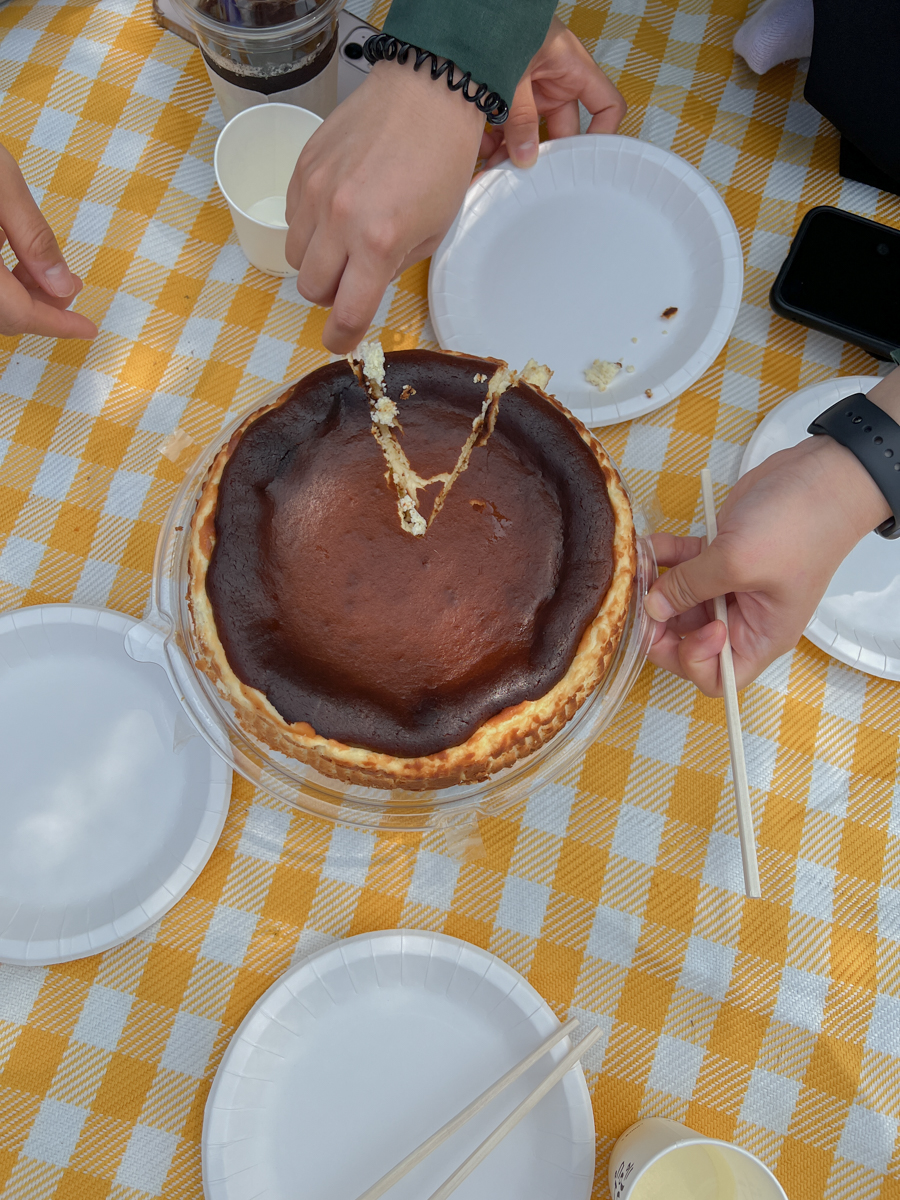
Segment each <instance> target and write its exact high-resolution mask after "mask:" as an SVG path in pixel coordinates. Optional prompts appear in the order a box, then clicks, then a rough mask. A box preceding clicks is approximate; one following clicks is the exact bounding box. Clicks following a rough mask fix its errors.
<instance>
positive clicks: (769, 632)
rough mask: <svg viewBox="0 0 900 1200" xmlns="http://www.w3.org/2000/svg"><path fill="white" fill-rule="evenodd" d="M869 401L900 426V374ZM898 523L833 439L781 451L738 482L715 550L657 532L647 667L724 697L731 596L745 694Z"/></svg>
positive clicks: (738, 671)
mask: <svg viewBox="0 0 900 1200" xmlns="http://www.w3.org/2000/svg"><path fill="white" fill-rule="evenodd" d="M869 399H870V400H871V401H872V402H873V403H876V404H879V405H880V406H881V407H882V408H884V409H885V410H886V411H887V412H888V413H889V414H890V415H891V416H892V417H893V418H894V420H898V419H900V370H898V371H895V372H894V373H893V374H892V375H890V376H888V377H887V379H885V380H883V381H882V382H881V383H880V384H878V386H877V387H875V388H874V389H873V390H872V391H871V392H870V393H869ZM890 515H891V514H890V508H889V506H888V504H887V501H886V500H885V498H884V496H883V495H882V493H881V492H880V491H879V489H878V487H877V486H876V484H875V483H874V482H873V480H872V478H871V476H870V475H869V474H868V473H867V472H866V470H865V468H864V467H863V466H862V465H861V463H860V462H859V461H858V459H857V458H856V457H855V456H854V455H853V454H852V453H851V452H850V451H849V450H847V449H845V448H844V447H843V446H840V445H838V443H837V442H835V441H832V439H831V438H830V437H822V436H819V437H810V438H807V439H806V440H805V441H802V442H800V443H799V444H798V445H796V446H792V447H791V448H790V449H789V450H782V451H781V452H780V453H778V454H773V455H772V456H771V458H768V459H766V461H765V462H763V463H761V464H760V466H758V467H756V468H755V469H754V470H752V471H749V472H748V473H747V474H746V475H745V476H744V477H743V478H742V479H740V480H739V481H738V482H737V484H736V485H735V487H734V489H733V490H732V492H731V494H730V495H729V496H728V499H727V500H726V501H725V503H724V505H723V506H722V509H721V512H720V513H719V517H718V537H716V538H715V540H714V541H713V543H712V545H710V546H709V547H706V546H705V542H704V540H703V539H701V538H696V537H684V538H679V537H674V536H673V535H672V534H669V533H656V534H654V535H653V537H652V541H653V547H654V550H655V551H656V557H657V560H658V562H659V564H660V566H663V567H668V568H669V569H668V570H667V571H666V572H664V573H663V574H662V575H661V576H660V578H659V579H658V580H657V581H656V583H655V584H654V585H653V588H652V589H651V591H650V593H649V595H648V597H647V611H648V613H649V614H650V616H652V617H653V618H654V619H656V620H658V621H661V622H664V624H663V625H661V626H660V629H659V630H658V632H657V639H656V641H655V643H654V645H653V647H652V648H651V650H650V659H651V661H652V662H654V663H656V665H657V666H660V667H665V668H666V670H669V671H672V672H673V673H674V674H676V675H681V676H682V677H683V678H686V679H690V680H692V681H693V682H694V683H695V684H696V685H697V686H698V687H699V688H700V690H701V691H703V692H705V693H706V694H707V695H709V696H720V695H721V694H722V681H721V677H720V674H719V659H718V655H719V652H720V651H721V649H722V646H723V645H724V643H725V626H724V625H723V624H722V622H721V621H716V620H714V619H713V606H712V600H713V598H714V597H715V596H727V597H728V622H729V629H730V633H731V645H732V651H733V655H734V669H735V676H736V679H737V685H738V687H739V688H740V687H744V686H746V685H747V684H748V683H750V682H751V681H752V680H753V679H755V678H756V676H757V675H759V673H760V672H761V671H763V670H764V669H765V668H766V667H767V666H768V665H769V663H771V662H772V661H773V660H774V659H776V658H778V656H779V655H781V654H785V653H786V652H787V651H788V650H790V649H791V648H792V647H793V646H795V645H796V643H797V641H798V640H799V638H800V636H801V634H802V633H803V630H804V629H805V628H806V625H807V624H808V623H809V620H810V618H811V616H812V614H813V612H814V611H815V609H816V606H817V605H818V603H819V601H820V600H821V599H822V596H823V595H824V593H825V589H826V588H827V587H828V584H829V582H830V580H831V577H832V575H833V574H834V572H835V571H836V570H837V568H838V566H839V565H840V563H841V561H842V560H843V559H844V558H845V557H846V555H847V554H849V553H850V551H851V550H852V549H853V547H854V546H855V545H856V543H857V542H858V541H859V540H860V539H861V538H862V537H864V536H865V535H866V534H867V533H869V532H870V531H871V530H872V529H874V528H875V526H876V525H878V524H880V522H882V521H884V520H886V519H887V518H888V517H889V516H890Z"/></svg>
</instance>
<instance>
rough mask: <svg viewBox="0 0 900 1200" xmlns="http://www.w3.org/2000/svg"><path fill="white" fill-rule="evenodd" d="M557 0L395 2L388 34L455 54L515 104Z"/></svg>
mask: <svg viewBox="0 0 900 1200" xmlns="http://www.w3.org/2000/svg"><path fill="white" fill-rule="evenodd" d="M555 9H556V0H393V3H392V4H391V8H390V11H389V13H388V15H387V18H386V20H385V22H384V32H385V33H389V34H390V35H391V37H395V38H398V39H399V40H400V41H401V42H409V43H410V44H411V45H413V46H419V47H420V48H421V49H422V50H430V51H431V52H432V54H436V55H437V56H438V57H439V58H449V59H451V60H452V61H453V62H455V63H456V65H457V66H458V67H459V68H460V70H462V71H468V72H469V73H470V74H471V76H472V79H473V80H474V82H475V83H485V84H487V86H488V88H489V89H490V90H491V91H492V92H497V93H498V94H499V95H500V96H502V98H503V99H504V100H505V101H506V103H507V104H512V98H513V92H515V90H516V85H517V84H518V82H519V80H520V79H521V78H522V76H523V74H524V73H525V69H526V67H527V66H528V64H529V62H530V61H531V58H532V56H533V55H534V53H535V52H536V51H537V50H538V49H539V47H540V45H541V43H542V42H543V40H544V38H545V37H546V35H547V30H548V29H549V27H550V18H551V17H552V16H553V13H554V11H555Z"/></svg>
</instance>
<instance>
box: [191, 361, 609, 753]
mask: <svg viewBox="0 0 900 1200" xmlns="http://www.w3.org/2000/svg"><path fill="white" fill-rule="evenodd" d="M495 367H496V363H494V362H492V361H490V360H485V359H479V358H469V357H463V356H451V355H444V354H439V353H433V352H429V351H423V350H410V351H400V352H397V353H394V354H391V355H388V357H387V361H386V380H385V390H386V392H387V393H388V394H389V395H390V396H391V397H394V398H395V399H396V400H397V404H398V408H399V421H400V424H401V426H402V433H400V434H399V437H400V441H401V443H402V446H403V450H404V451H405V453H406V455H407V457H408V459H409V462H410V464H411V466H412V467H413V468H414V470H415V471H416V472H418V474H420V475H421V476H423V477H430V476H432V475H435V474H437V473H439V472H448V471H451V470H452V468H453V466H454V464H455V462H456V459H457V456H458V454H459V452H460V447H461V446H462V445H463V443H464V442H465V440H466V438H467V436H468V435H469V434H470V433H471V431H472V421H473V418H475V417H476V416H477V415H478V414H479V412H481V409H482V405H483V402H484V400H485V380H487V379H490V377H491V375H492V374H493V371H494V369H495ZM476 376H477V377H479V378H478V381H476ZM401 395H402V397H403V398H401ZM371 430H372V417H371V413H370V408H369V403H368V399H367V396H366V392H365V390H364V389H363V387H362V386H361V385H360V383H359V382H358V381H357V378H356V376H355V375H354V373H353V371H352V370H351V368H350V366H349V364H347V363H346V362H336V363H332V364H331V365H329V366H326V367H322V368H321V369H320V370H318V371H314V372H313V373H312V374H310V375H308V376H306V378H304V379H302V380H301V381H300V382H299V383H298V384H297V385H296V386H295V387H294V388H293V389H291V390H290V391H289V392H287V393H286V394H285V397H284V398H283V399H282V400H281V401H280V402H279V403H278V405H277V406H276V407H274V408H272V409H270V410H268V411H266V412H264V413H263V414H262V415H261V416H259V417H258V418H256V419H254V420H252V422H251V423H250V424H249V425H247V426H246V428H245V429H244V431H243V433H242V434H241V436H240V438H239V439H238V440H237V442H236V444H235V445H233V447H232V450H231V453H230V456H229V458H228V461H227V463H226V466H225V469H224V472H223V474H222V478H221V482H220V485H219V493H218V501H217V507H216V513H215V545H214V548H213V551H212V555H211V558H210V565H209V570H208V573H207V577H206V588H207V593H208V596H209V599H210V602H211V605H212V608H213V612H214V615H215V621H216V627H217V630H218V634H219V638H220V640H221V642H222V645H223V647H224V650H225V654H226V656H227V658H228V662H229V663H230V665H231V667H232V669H233V670H234V672H235V674H236V675H237V676H238V678H239V679H240V680H241V681H242V682H243V683H245V684H247V685H248V686H250V687H253V688H256V689H258V690H259V691H260V692H262V693H263V694H264V695H265V696H266V697H267V698H268V700H269V701H270V703H271V704H272V705H273V706H274V707H275V708H276V709H277V710H278V712H279V713H280V714H281V715H282V717H284V719H285V720H286V721H288V722H289V723H294V722H305V723H306V724H307V725H309V726H311V727H312V729H313V730H314V731H315V732H316V733H317V734H319V735H321V736H323V737H327V738H334V739H337V740H338V741H341V742H344V743H347V744H349V745H354V746H363V747H366V748H367V749H371V750H376V751H380V752H382V753H386V754H392V755H396V756H398V757H414V756H418V755H426V754H435V753H438V752H439V751H441V750H445V749H447V748H448V747H450V746H456V745H459V744H461V743H462V742H464V741H465V740H466V739H467V738H468V737H469V736H470V735H471V734H472V733H473V732H474V731H475V730H476V729H477V728H478V727H479V726H480V725H481V724H483V723H484V722H485V721H486V720H488V719H489V718H490V717H492V716H494V715H496V714H497V713H499V712H501V711H502V710H503V709H506V708H508V707H510V706H511V705H516V704H519V703H521V702H523V701H526V700H536V699H538V698H540V697H541V696H543V695H545V694H546V693H547V692H548V691H549V690H550V689H551V688H552V687H553V686H554V685H555V684H556V683H557V682H558V681H559V680H560V679H561V678H562V677H563V675H564V674H565V673H566V670H567V669H568V667H569V664H570V663H571V661H572V659H573V657H574V655H575V651H576V649H577V647H578V643H579V641H580V639H581V637H582V634H583V633H584V631H585V629H586V628H587V626H588V625H589V624H590V622H591V621H592V620H593V619H594V617H595V616H596V614H597V612H598V610H599V608H600V605H601V603H602V601H603V598H604V596H605V594H606V591H607V588H608V587H609V583H610V579H611V576H612V570H613V537H614V532H615V517H614V514H613V510H612V506H611V504H610V500H609V496H608V494H607V489H606V483H605V480H604V476H603V472H602V470H601V467H600V465H599V464H598V462H597V460H596V458H595V457H594V455H593V454H592V452H591V450H590V448H589V447H588V446H587V445H586V444H585V442H584V441H583V440H582V438H581V436H580V435H579V433H578V430H577V429H576V427H575V425H573V423H572V421H571V420H570V419H569V418H568V417H567V416H566V414H565V412H563V411H561V410H560V409H559V408H557V407H556V406H555V405H553V404H551V403H550V402H548V401H547V400H546V399H545V398H544V397H542V395H541V394H540V393H539V392H538V391H536V390H535V389H534V388H532V387H531V386H529V385H528V384H525V383H521V382H519V383H517V384H516V385H514V386H513V387H511V388H510V389H509V390H507V391H506V392H504V393H503V395H502V398H501V400H500V403H499V412H498V416H497V421H496V425H495V427H494V429H493V431H492V433H491V434H490V437H489V438H488V440H487V441H486V444H484V445H477V446H476V447H475V448H474V449H473V451H472V453H471V457H470V459H469V464H468V468H467V469H466V470H465V471H464V472H463V473H462V474H461V475H460V476H459V478H458V479H456V480H455V482H454V484H453V488H452V490H451V491H450V493H449V495H448V497H447V500H446V503H445V505H444V507H443V509H442V510H441V511H440V512H439V513H438V514H437V515H436V517H435V520H434V523H433V524H432V525H431V526H430V527H429V529H428V531H427V533H426V534H425V535H424V536H421V537H415V536H413V535H412V534H410V533H408V532H405V531H404V530H402V529H401V527H400V524H399V521H398V510H397V493H396V491H395V490H393V488H392V487H391V485H390V483H389V481H388V479H387V478H386V472H385V460H384V457H383V455H382V452H381V449H380V448H379V445H378V443H377V442H376V440H375V438H374V437H373V436H372V432H371ZM439 491H440V485H439V484H435V485H432V486H430V487H429V488H428V489H427V490H426V491H424V492H422V493H421V494H420V495H419V501H418V504H419V509H420V511H421V513H422V516H423V517H424V518H425V519H426V520H427V518H428V516H429V514H430V511H431V507H432V505H433V502H434V498H435V496H436V495H437V493H438V492H439Z"/></svg>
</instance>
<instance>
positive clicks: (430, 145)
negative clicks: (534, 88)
mask: <svg viewBox="0 0 900 1200" xmlns="http://www.w3.org/2000/svg"><path fill="white" fill-rule="evenodd" d="M483 127H484V117H483V115H482V114H481V113H480V112H479V111H478V110H477V109H476V108H475V106H474V104H467V103H466V102H465V100H463V99H462V98H461V97H460V96H458V95H456V94H455V93H454V92H451V91H449V89H448V88H447V87H446V85H442V86H438V85H437V84H435V83H434V82H433V81H432V80H431V78H430V77H429V75H428V72H427V71H424V70H423V71H414V70H413V69H412V66H411V65H409V66H407V67H403V66H400V65H399V64H397V63H388V62H380V63H376V64H375V66H374V67H373V68H372V70H371V72H370V73H369V75H368V77H367V79H366V80H365V82H364V83H363V84H362V85H361V86H360V87H359V88H357V90H356V91H355V92H353V93H352V94H351V95H350V96H349V97H348V98H347V99H346V100H345V101H344V102H343V104H341V105H339V106H338V108H336V109H335V111H334V112H333V113H332V114H331V116H330V117H329V118H328V120H327V121H326V122H325V123H324V124H323V125H322V127H321V128H320V129H318V130H317V131H316V132H315V134H314V135H313V136H312V137H311V138H310V140H309V142H308V143H307V144H306V146H305V148H304V150H303V153H302V154H301V155H300V159H299V161H298V163H297V167H296V169H295V171H294V175H293V178H292V179H291V183H290V187H289V188H288V193H287V209H286V215H287V220H288V225H289V226H290V228H289V229H288V235H287V246H286V251H285V252H286V255H287V260H288V262H289V263H290V264H291V265H292V266H294V267H297V268H298V270H299V272H300V273H299V275H298V276H297V288H298V290H299V292H300V294H301V295H302V296H305V297H306V299H307V300H311V301H312V302H313V303H314V304H321V305H324V306H326V307H329V306H330V307H331V312H330V313H329V315H328V320H327V321H326V323H325V329H324V331H323V333H322V341H323V343H324V344H325V345H326V346H327V347H328V349H329V350H331V351H333V352H334V353H336V354H341V353H346V352H347V351H349V350H352V349H353V347H354V346H356V344H357V343H358V342H359V341H360V339H361V337H362V336H363V335H364V334H365V332H366V330H367V329H368V328H369V325H370V324H371V321H372V318H373V317H374V316H375V312H376V309H377V308H378V305H379V304H380V303H381V298H382V296H383V295H384V292H385V289H386V288H387V286H388V284H389V283H390V282H391V280H392V279H393V278H394V276H396V275H397V274H399V272H401V271H402V270H403V269H404V268H405V267H406V266H408V265H410V264H411V263H414V262H418V260H419V259H421V258H427V257H428V255H429V254H431V252H432V250H434V249H435V248H436V247H437V246H438V244H439V243H440V241H441V238H442V237H443V236H444V234H445V233H446V231H447V229H449V227H450V224H451V222H452V221H453V218H454V217H455V216H456V213H457V210H458V209H459V206H460V204H461V203H462V200H463V196H464V195H465V193H466V188H467V187H468V185H469V182H470V180H471V178H472V172H473V170H474V168H475V162H476V159H477V157H478V144H479V141H480V138H481V131H482V129H483Z"/></svg>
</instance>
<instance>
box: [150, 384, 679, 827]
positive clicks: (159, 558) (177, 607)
mask: <svg viewBox="0 0 900 1200" xmlns="http://www.w3.org/2000/svg"><path fill="white" fill-rule="evenodd" d="M290 386H291V384H289V383H288V384H283V385H282V386H280V387H278V388H275V389H273V391H271V392H270V393H268V394H267V395H266V396H263V397H262V398H261V399H260V401H259V402H258V403H257V404H254V405H253V406H252V407H251V408H249V409H247V410H246V411H245V412H243V413H241V415H240V416H238V417H236V418H235V419H234V420H233V421H232V422H231V423H230V424H229V425H227V426H226V427H225V428H224V429H223V430H222V431H221V433H219V434H218V435H217V436H216V438H215V439H214V440H213V441H212V442H211V443H210V444H209V446H207V447H206V449H205V450H204V451H203V452H202V453H201V454H200V455H199V456H198V457H197V459H196V460H195V462H194V463H193V465H192V466H191V468H190V469H189V470H188V472H187V474H186V476H185V479H184V481H183V483H182V485H181V488H180V489H179V491H178V494H177V495H176V497H175V500H174V502H173V504H172V507H171V509H170V511H169V513H168V516H167V517H166V520H165V522H164V524H163V527H162V530H161V532H160V537H159V542H158V544H157V551H156V562H155V566H154V579H153V592H152V602H151V611H150V613H149V614H148V617H147V620H146V621H145V622H144V625H143V633H142V639H141V638H135V639H132V645H131V652H132V653H133V655H134V656H135V657H138V658H142V657H143V658H147V659H152V660H154V661H158V662H159V663H160V664H161V665H163V666H164V667H165V669H166V670H167V671H168V673H169V676H170V678H171V680H172V684H173V686H174V687H175V689H176V691H177V692H178V694H179V696H180V697H181V700H182V703H183V705H184V707H185V710H186V711H187V713H188V714H189V716H190V717H191V719H192V720H193V722H194V723H195V725H196V726H197V728H198V729H199V730H200V732H201V733H202V734H203V736H204V737H206V738H207V740H208V741H209V742H210V743H211V744H212V745H213V746H215V747H216V749H217V750H218V751H219V753H220V754H221V755H222V756H223V757H224V758H225V759H226V761H227V762H228V763H230V765H231V766H232V767H233V768H234V769H235V770H236V771H239V772H240V773H241V774H242V775H244V776H245V777H246V778H247V779H249V780H250V781H251V782H252V783H254V784H255V785H256V786H257V787H260V788H263V789H264V790H265V791H267V792H269V793H270V795H272V796H275V797H277V798H278V799H280V800H284V801H287V802H288V803H289V804H295V805H297V806H298V807H299V808H301V809H303V810H304V811H306V812H308V813H312V814H314V815H316V816H321V817H328V818H330V819H332V820H339V821H345V822H349V823H351V824H355V825H363V826H370V827H377V828H395V829H408V830H418V829H428V828H432V827H434V826H439V825H441V824H442V823H447V822H449V821H455V820H458V819H459V818H460V817H464V816H465V815H466V814H472V813H476V812H482V813H487V812H496V811H498V810H500V809H501V808H503V807H504V806H506V805H508V804H512V803H515V802H516V801H517V800H521V799H523V798H524V797H525V796H526V795H528V794H529V792H531V791H533V790H535V789H536V788H539V787H541V786H543V785H544V784H546V783H549V782H550V781H551V780H553V779H555V778H557V777H558V776H559V775H560V774H561V773H562V772H564V771H566V770H567V769H568V768H570V767H572V766H573V765H574V764H575V763H576V762H577V761H578V760H579V759H580V758H581V757H582V756H583V755H584V753H585V751H586V750H587V748H588V746H590V744H591V743H592V742H593V741H594V740H595V739H596V738H597V736H598V735H599V733H600V732H601V730H603V729H604V728H605V727H606V726H607V725H608V724H609V723H610V722H611V721H612V719H613V717H614V716H615V714H616V712H617V711H618V709H619V707H620V706H621V704H622V701H623V700H624V699H625V696H626V695H627V694H628V691H629V690H630V688H631V686H632V685H633V683H634V682H635V680H636V679H637V676H638V674H639V673H640V670H641V667H642V666H643V664H644V661H645V659H646V656H647V650H648V649H649V646H650V642H651V639H652V631H653V622H652V620H651V619H650V617H649V616H648V615H647V614H646V613H645V611H644V603H643V601H644V596H645V595H646V592H647V589H648V588H649V587H650V585H651V583H652V582H653V580H654V579H655V577H656V564H655V561H654V558H653V552H652V549H651V548H650V544H649V542H646V541H644V540H642V539H639V542H638V570H637V579H636V584H635V588H634V594H633V597H632V601H631V606H630V608H629V611H628V615H627V619H626V625H625V630H624V633H623V636H622V639H621V642H620V644H619V647H618V650H617V651H616V655H615V657H614V659H613V662H612V664H611V666H610V668H609V670H608V671H607V673H606V676H605V678H604V679H603V681H602V683H601V685H600V686H599V687H598V688H597V689H596V690H595V692H594V693H593V695H592V696H591V697H590V699H589V700H588V701H587V702H586V703H585V704H584V705H582V707H581V709H579V711H578V712H577V713H576V714H575V716H574V717H573V718H572V719H571V721H569V722H568V724H567V725H566V726H565V727H564V728H563V729H562V730H561V731H560V732H559V733H558V734H556V736H555V737H553V738H551V740H550V741H549V742H548V743H547V744H546V745H545V746H543V747H541V748H540V749H539V750H537V751H535V752H534V753H533V754H531V755H529V756H528V757H527V758H525V759H522V760H521V761H520V762H518V763H516V764H514V765H513V766H512V767H508V768H506V769H504V770H501V771H498V772H497V773H496V774H495V775H492V776H491V777H490V779H488V780H487V781H485V782H483V783H467V784H460V785H458V786H456V787H448V788H440V789H435V790H433V791H415V792H413V791H407V790H404V789H400V788H397V789H394V790H391V791H388V790H386V789H382V788H370V787H359V786H356V785H351V784H343V783H340V782H339V781H337V780H334V779H329V778H326V777H325V776H324V775H321V774H320V773H319V772H318V771H316V770H315V769H314V768H312V767H309V766H307V765H306V764H304V763H301V762H299V761H297V760H296V759H293V758H289V757H288V756H286V755H284V754H281V753H279V752H278V751H276V750H273V749H271V748H270V747H268V746H266V745H265V744H264V743H262V742H260V741H258V740H257V739H256V738H254V737H252V736H251V735H250V734H248V733H247V731H246V730H245V729H244V728H243V726H242V725H241V724H240V722H239V721H238V719H237V716H236V714H235V712H234V709H233V708H232V706H231V704H230V703H229V701H228V700H227V699H226V698H225V697H224V696H223V695H222V694H221V693H220V692H219V691H218V690H217V688H216V686H215V684H214V683H213V682H212V680H211V679H210V678H209V677H208V676H207V675H206V674H205V673H204V672H203V671H202V670H201V669H200V667H199V666H198V662H199V660H200V657H201V655H200V651H199V647H198V645H197V643H196V639H195V635H194V629H193V624H192V620H191V615H190V611H189V608H188V599H187V595H188V582H189V576H188V554H189V548H190V525H191V518H192V517H193V515H194V510H195V508H196V506H197V501H198V499H199V497H200V494H201V492H202V490H203V484H204V481H205V479H206V476H207V473H208V471H209V468H210V466H211V464H212V462H213V460H214V458H215V457H216V455H217V454H218V452H219V450H220V449H221V447H222V446H224V445H225V443H226V442H227V441H228V440H229V438H230V437H231V435H232V433H233V432H234V431H235V430H236V429H237V428H238V427H239V426H240V425H241V424H242V423H243V422H244V421H245V420H246V418H247V415H248V414H249V413H250V412H253V411H255V410H256V409H257V408H263V407H266V406H267V405H269V404H271V403H273V402H274V401H275V400H276V399H277V398H278V397H279V396H281V395H282V394H283V393H284V392H285V390H286V389H287V388H288V387H290ZM139 642H140V644H138V643H139Z"/></svg>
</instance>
